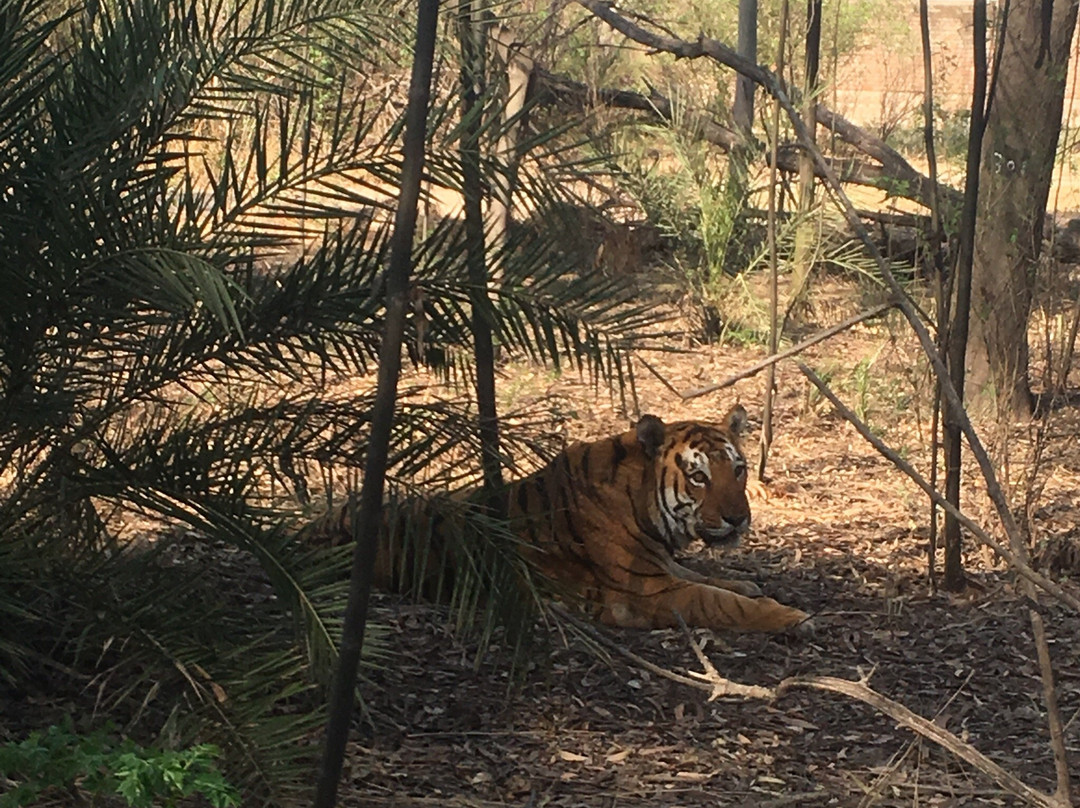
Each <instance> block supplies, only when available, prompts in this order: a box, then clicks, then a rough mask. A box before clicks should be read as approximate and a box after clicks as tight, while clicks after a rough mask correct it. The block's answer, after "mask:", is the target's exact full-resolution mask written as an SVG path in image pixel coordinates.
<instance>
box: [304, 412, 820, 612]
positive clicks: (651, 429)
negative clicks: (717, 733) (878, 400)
mask: <svg viewBox="0 0 1080 808" xmlns="http://www.w3.org/2000/svg"><path fill="white" fill-rule="evenodd" d="M745 420H746V412H745V410H743V408H742V407H741V406H737V407H736V408H734V409H733V410H732V411H731V413H729V414H728V416H727V417H726V418H725V420H724V422H723V423H721V424H706V423H700V422H694V421H684V422H680V423H675V424H669V425H665V424H663V423H662V422H661V421H660V419H659V418H656V417H653V416H645V417H643V418H642V419H641V421H640V422H639V423H638V424H637V427H636V428H635V429H632V430H630V431H628V432H625V433H623V434H621V435H615V436H613V437H610V438H605V439H602V440H597V441H592V442H589V443H576V444H573V445H571V446H569V447H567V448H566V449H565V450H563V451H562V452H560V453H559V454H558V455H557V456H556V457H555V458H554V459H553V460H552V461H551V462H550V463H548V464H547V465H546V466H545V467H544V468H542V469H540V470H539V471H537V472H535V473H533V474H531V475H529V476H527V477H524V478H522V479H520V480H517V481H515V482H512V483H510V484H509V485H508V486H507V488H506V500H505V512H506V514H507V516H508V517H509V520H510V524H511V526H512V527H513V529H514V532H515V533H517V534H518V535H519V536H520V537H521V539H522V546H523V547H524V548H525V550H524V552H525V553H526V555H527V556H528V557H529V559H530V560H531V561H532V562H533V563H534V565H535V566H536V568H538V569H539V570H540V571H541V572H542V573H543V574H544V575H546V576H547V577H548V578H549V579H551V581H552V582H553V583H554V585H555V587H556V588H557V589H561V590H563V591H568V592H570V593H573V594H576V595H578V596H580V597H581V598H583V599H584V601H585V603H586V605H587V607H589V608H591V609H592V610H593V611H594V613H595V614H596V616H597V617H598V618H599V619H600V620H601V621H602V622H604V623H608V624H611V625H617V626H624V627H633V628H665V627H671V626H677V625H678V619H679V618H678V617H677V616H676V615H678V616H681V617H682V619H683V620H684V621H685V622H686V623H687V624H688V625H690V626H699V627H705V628H729V629H737V630H748V631H752V630H757V631H783V630H785V629H791V628H795V627H798V626H803V625H808V624H807V623H806V621H807V617H808V615H807V614H806V613H805V612H802V611H800V610H798V609H794V608H790V607H787V606H784V605H782V604H780V603H778V602H777V601H775V600H772V599H771V598H764V597H759V595H760V591H759V590H758V588H757V586H755V585H754V584H752V583H749V582H746V581H729V580H721V579H713V578H707V577H706V576H704V575H701V574H699V573H696V572H694V571H692V570H689V569H687V568H686V567H683V566H682V565H680V564H679V563H677V562H676V561H675V553H676V552H677V551H678V550H681V549H682V548H684V547H686V545H687V544H689V543H690V542H691V541H692V540H693V539H695V538H700V539H703V540H704V541H705V542H706V544H710V545H726V546H733V545H735V544H738V542H739V540H740V539H741V537H742V535H743V534H744V533H746V532H747V530H748V529H749V524H750V506H749V503H748V502H747V499H746V460H745V458H744V457H743V454H742V450H741V448H740V444H739V433H740V432H741V430H742V427H743V426H744V425H745ZM345 510H346V511H347V510H348V509H345ZM434 518H435V519H436V520H437V519H439V518H441V517H434ZM350 521H351V520H349V519H348V518H347V515H346V514H345V511H339V512H338V514H336V515H334V516H331V518H330V525H329V530H330V532H332V533H337V536H338V537H339V538H344V537H345V536H346V535H348V533H349V532H350V528H349V522H350ZM438 529H439V528H438V527H436V528H435V530H436V532H438ZM326 530H327V526H326V525H324V527H323V528H322V531H321V532H325V531H326ZM391 532H394V531H386V530H384V534H387V533H391ZM384 545H385V546H383V547H380V550H379V560H378V562H377V564H376V569H375V571H374V572H375V583H376V585H377V586H382V587H384V588H394V586H393V584H394V583H395V582H399V583H400V578H399V577H397V576H396V573H395V571H396V570H400V569H402V568H403V566H408V563H406V564H404V565H403V563H402V560H403V559H405V558H406V555H407V552H406V551H402V549H401V547H400V546H399V545H397V544H391V540H390V539H386V540H384ZM403 552H405V555H403ZM443 560H444V561H445V559H443ZM424 563H425V564H427V563H428V562H427V561H426V560H425V562H424ZM450 563H451V566H452V564H453V560H452V559H451V560H450Z"/></svg>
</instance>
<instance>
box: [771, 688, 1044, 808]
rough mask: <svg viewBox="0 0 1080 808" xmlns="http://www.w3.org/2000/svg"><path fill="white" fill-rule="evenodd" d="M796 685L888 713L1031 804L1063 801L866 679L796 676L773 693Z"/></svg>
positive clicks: (780, 694) (781, 691)
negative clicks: (894, 698) (856, 680)
mask: <svg viewBox="0 0 1080 808" xmlns="http://www.w3.org/2000/svg"><path fill="white" fill-rule="evenodd" d="M795 687H801V688H807V689H810V690H824V691H827V692H830V693H839V694H841V695H843V696H847V697H848V698H851V699H855V700H856V701H861V702H862V703H863V704H867V705H869V706H871V707H873V708H874V709H875V710H877V711H878V712H879V713H883V714H884V715H887V716H889V718H891V719H893V720H894V721H896V722H897V723H898V724H900V725H901V726H903V727H906V728H907V729H910V730H911V731H912V732H915V733H917V734H918V735H921V736H922V737H924V738H926V739H927V740H931V741H933V742H934V743H936V744H938V745H940V746H942V747H944V748H945V749H947V750H948V751H950V752H952V753H953V754H954V755H956V757H958V758H960V759H961V760H964V761H966V762H967V763H970V764H971V765H972V766H974V767H975V768H976V769H978V770H979V771H981V772H982V773H983V774H985V775H987V776H988V777H990V778H991V779H992V780H993V781H994V782H996V783H997V784H998V785H999V786H1001V787H1002V788H1003V789H1005V790H1006V791H1008V792H1009V793H1010V794H1013V795H1014V796H1016V797H1019V798H1020V799H1022V800H1024V801H1026V802H1028V803H1030V804H1032V805H1043V806H1046V808H1061V805H1062V804H1061V803H1060V802H1059V801H1058V799H1057V797H1056V796H1051V795H1050V794H1044V793H1043V792H1042V791H1038V790H1037V789H1034V788H1032V787H1031V786H1029V785H1027V784H1026V783H1024V782H1023V781H1022V780H1020V779H1019V778H1017V777H1016V776H1015V775H1013V774H1011V773H1010V772H1008V771H1006V770H1005V769H1003V768H1002V767H1001V766H999V765H998V764H997V763H995V762H994V761H992V760H990V758H988V757H987V756H986V755H984V754H983V753H982V752H980V751H979V750H978V749H976V748H975V747H974V746H972V745H971V744H969V743H965V742H964V741H961V740H960V739H959V738H957V737H956V736H955V735H954V734H953V733H951V732H949V731H948V730H946V729H944V728H942V727H939V726H938V725H937V724H935V723H934V722H933V721H930V720H928V719H926V718H924V717H923V716H921V715H919V714H918V713H915V712H912V711H911V710H909V709H908V708H907V707H905V706H904V705H903V704H900V702H898V701H893V700H892V699H890V698H888V697H887V696H883V695H882V694H881V693H878V692H877V691H876V690H873V689H871V688H870V687H869V686H868V685H867V684H866V683H865V682H853V681H851V680H849V679H838V678H836V677H835V676H796V677H792V678H790V679H785V680H783V681H782V682H780V684H779V685H777V686H776V690H775V692H776V696H777V697H778V698H779V697H780V696H782V695H783V694H784V693H785V692H787V691H788V690H790V689H792V688H795Z"/></svg>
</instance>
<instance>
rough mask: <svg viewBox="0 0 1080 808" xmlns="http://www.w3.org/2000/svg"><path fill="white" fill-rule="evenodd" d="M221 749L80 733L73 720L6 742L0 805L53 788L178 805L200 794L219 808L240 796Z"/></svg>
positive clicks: (139, 807) (26, 800)
mask: <svg viewBox="0 0 1080 808" xmlns="http://www.w3.org/2000/svg"><path fill="white" fill-rule="evenodd" d="M218 754H219V753H218V749H217V747H215V746H212V745H210V744H199V745H197V746H192V747H190V748H188V749H180V750H177V751H171V750H163V749H147V748H145V747H142V746H139V745H138V744H136V743H135V742H134V741H131V740H122V741H118V740H115V739H114V738H112V737H111V736H110V735H109V734H108V733H107V732H105V731H103V730H97V731H95V732H93V733H91V734H89V735H80V734H77V733H76V732H75V731H74V729H73V728H72V726H71V722H70V721H68V722H65V723H64V724H63V725H62V726H59V727H58V726H55V725H54V726H51V727H49V728H48V729H46V730H44V731H39V732H32V733H30V735H29V736H28V737H27V738H26V740H24V741H21V742H19V743H9V744H6V745H4V746H0V778H3V779H5V780H7V781H8V784H9V788H8V790H7V792H6V793H4V794H3V795H0V808H20V806H24V805H30V804H31V803H33V802H34V801H35V800H37V799H38V797H40V796H42V795H46V796H47V792H56V791H63V792H66V793H72V792H73V791H74V790H77V791H79V792H82V793H87V794H90V795H92V796H104V795H107V794H108V795H117V796H119V797H122V798H123V799H124V800H125V801H126V802H127V804H128V805H131V806H135V808H148V807H149V806H154V805H166V806H173V805H176V804H177V801H178V800H180V799H182V798H184V797H191V796H194V795H200V796H202V797H203V798H205V799H206V800H207V801H208V802H209V803H210V804H211V805H212V806H214V808H231V806H236V805H239V804H240V797H239V794H238V792H237V791H236V789H235V788H234V787H233V786H231V785H230V784H229V783H228V782H226V780H225V778H224V777H223V776H222V774H221V772H220V771H218V769H217V766H216V764H215V762H214V761H215V759H216V758H217V757H218Z"/></svg>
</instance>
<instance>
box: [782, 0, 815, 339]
mask: <svg viewBox="0 0 1080 808" xmlns="http://www.w3.org/2000/svg"><path fill="white" fill-rule="evenodd" d="M821 5H822V0H807V2H806V62H805V65H806V75H805V77H804V79H803V120H804V121H805V122H806V128H807V129H809V130H810V134H811V136H813V137H815V138H816V137H817V92H818V65H819V64H820V62H821V13H822V8H821ZM813 207H814V158H813V157H811V156H810V155H809V154H807V153H806V152H800V153H799V218H800V222H799V225H798V229H797V230H796V231H795V259H794V261H793V262H792V267H791V275H792V277H791V300H790V301H789V302H788V307H787V308H788V311H787V314H786V315H785V317H784V319H785V323H786V320H787V317H788V315H791V314H793V313H795V312H796V311H797V310H798V308H799V307H800V306H802V305H804V304H805V303H806V301H807V296H808V294H809V281H810V269H811V264H812V262H813V260H814V241H815V240H816V238H817V232H816V231H817V228H816V227H815V223H814V222H813V221H811V220H810V210H811V209H812V208H813Z"/></svg>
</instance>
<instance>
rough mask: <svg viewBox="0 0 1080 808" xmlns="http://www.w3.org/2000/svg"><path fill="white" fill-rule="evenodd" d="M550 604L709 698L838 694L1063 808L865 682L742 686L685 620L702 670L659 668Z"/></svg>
mask: <svg viewBox="0 0 1080 808" xmlns="http://www.w3.org/2000/svg"><path fill="white" fill-rule="evenodd" d="M551 608H552V610H553V611H554V612H555V613H556V614H558V615H559V617H560V618H561V619H564V620H566V621H567V622H569V623H570V624H571V625H573V626H574V627H575V628H576V629H578V630H579V631H581V632H583V633H584V634H587V635H588V636H589V638H590V639H591V640H592V641H594V642H596V643H598V644H600V645H602V646H604V647H605V648H606V649H607V650H609V651H613V652H615V653H616V654H618V655H620V656H622V657H623V658H624V659H626V660H628V661H629V662H630V663H631V664H632V665H634V666H635V667H637V668H640V669H641V670H645V671H648V672H650V673H653V674H656V675H657V676H660V677H663V678H665V679H669V680H671V681H673V682H678V683H679V684H683V685H686V686H688V687H692V688H694V689H695V690H700V691H702V692H705V693H708V694H709V700H710V701H712V700H713V699H715V698H718V697H720V696H739V697H742V698H747V699H761V700H764V701H776V700H777V699H780V698H781V697H783V696H784V695H786V694H787V693H788V691H790V690H793V689H795V688H803V689H806V690H821V691H825V692H830V693H839V694H841V695H843V696H847V697H848V698H851V699H854V700H856V701H861V702H862V703H864V704H867V705H869V706H870V707H872V708H874V709H875V710H877V711H878V712H880V713H882V714H884V715H887V716H889V718H892V719H893V720H894V721H896V722H897V723H898V724H900V725H901V726H903V727H906V728H907V729H909V730H911V731H912V732H914V733H916V734H917V735H920V736H921V737H923V738H926V739H928V740H931V741H933V742H934V743H936V744H938V745H940V746H942V747H943V748H945V749H947V750H948V751H949V752H952V753H953V754H954V755H956V756H957V757H958V758H960V759H961V760H964V761H966V762H967V763H970V764H971V765H972V766H974V767H975V768H976V769H978V770H979V771H981V772H982V773H983V774H985V775H987V776H988V777H990V778H991V779H992V780H993V781H994V782H996V783H997V784H998V785H999V786H1001V788H1003V789H1004V790H1006V791H1008V792H1009V793H1010V794H1012V795H1013V796H1015V797H1018V798H1020V799H1022V800H1024V801H1026V802H1028V803H1030V804H1031V805H1040V806H1045V808H1062V803H1060V802H1059V801H1058V800H1057V798H1056V797H1054V796H1051V795H1049V794H1044V793H1043V792H1041V791H1038V790H1036V789H1034V788H1031V787H1030V786H1028V785H1027V784H1025V783H1024V782H1023V781H1021V780H1020V779H1018V778H1017V777H1016V776H1014V775H1013V774H1011V773H1009V772H1008V771H1006V770H1005V769H1003V768H1002V767H1001V766H999V765H998V764H997V763H995V762H994V761H992V760H990V758H988V757H987V756H986V755H984V754H983V753H982V752H980V751H979V750H978V749H976V748H975V747H974V746H972V745H971V744H969V743H965V742H964V741H962V740H960V739H959V738H957V737H956V736H955V735H954V734H953V733H951V732H949V731H948V730H946V729H944V728H942V727H939V726H938V725H937V724H935V723H933V722H932V721H930V720H928V719H926V718H924V717H922V716H921V715H919V714H918V713H915V712H912V711H911V710H909V709H908V708H907V707H905V706H904V705H903V704H900V702H898V701H894V700H893V699H890V698H889V697H888V696H885V695H882V694H881V693H878V692H877V691H876V690H873V689H871V688H870V686H869V685H867V684H866V682H864V681H860V682H853V681H851V680H849V679H839V678H836V677H833V676H795V677H791V678H788V679H784V680H783V681H781V682H780V683H779V684H778V685H776V686H775V687H765V686H762V685H744V684H742V683H740V682H734V681H732V680H730V679H727V678H725V677H723V676H721V675H720V673H719V671H718V670H717V669H716V666H715V665H713V664H712V662H711V661H710V660H709V659H708V657H706V656H705V653H704V651H702V650H701V648H700V647H699V646H698V644H697V643H696V642H695V641H694V639H693V636H692V635H691V634H690V631H689V629H688V628H687V627H686V624H685V623H683V622H682V621H681V620H680V623H681V624H682V627H683V631H684V632H685V633H686V635H687V638H688V639H689V641H690V647H691V648H692V649H693V650H694V654H695V655H696V656H697V657H698V660H699V661H701V663H702V667H703V668H704V672H702V673H696V672H691V673H692V676H694V677H695V678H691V677H689V676H683V675H682V674H679V673H675V672H674V671H670V670H668V669H666V668H662V667H660V666H659V665H657V664H655V663H653V662H650V661H649V660H647V659H645V658H644V657H641V656H639V655H638V654H635V653H634V652H633V651H631V650H629V649H628V648H625V647H623V646H622V645H620V644H619V643H617V642H616V641H615V640H614V639H612V638H611V637H609V636H608V635H607V634H606V633H604V632H602V631H600V630H599V629H598V628H596V627H595V626H593V625H591V624H589V623H587V622H586V621H584V620H581V619H579V618H578V617H575V616H574V615H572V614H570V613H569V612H568V611H567V610H566V609H563V608H561V607H559V606H553V607H551Z"/></svg>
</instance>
